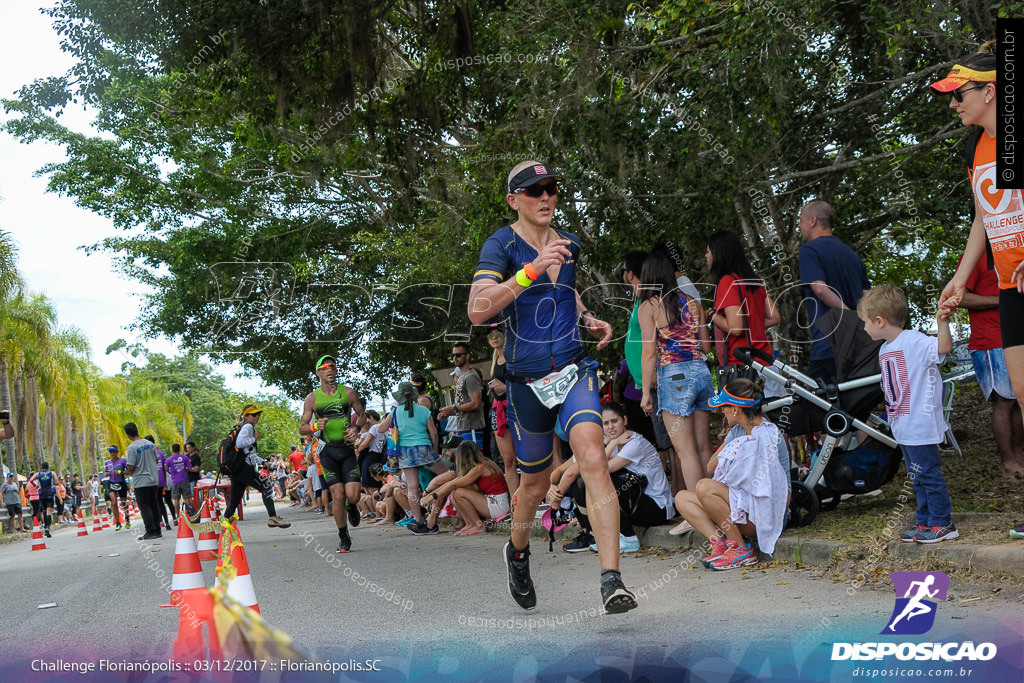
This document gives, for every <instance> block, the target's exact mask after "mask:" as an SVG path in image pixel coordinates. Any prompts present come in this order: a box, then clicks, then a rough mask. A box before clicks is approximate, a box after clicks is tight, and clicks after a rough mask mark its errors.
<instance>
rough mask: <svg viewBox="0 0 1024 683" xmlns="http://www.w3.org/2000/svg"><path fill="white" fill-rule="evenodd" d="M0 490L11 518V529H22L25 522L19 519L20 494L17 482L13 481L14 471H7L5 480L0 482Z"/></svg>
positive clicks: (16, 531)
mask: <svg viewBox="0 0 1024 683" xmlns="http://www.w3.org/2000/svg"><path fill="white" fill-rule="evenodd" d="M0 491H2V492H3V494H4V505H6V506H7V515H8V516H9V517H10V518H11V531H13V532H15V533H18V532H21V531H24V530H25V523H24V522H23V521H22V519H21V496H20V495H19V491H18V484H17V483H16V482H15V481H14V472H8V473H7V481H5V482H4V483H3V484H0Z"/></svg>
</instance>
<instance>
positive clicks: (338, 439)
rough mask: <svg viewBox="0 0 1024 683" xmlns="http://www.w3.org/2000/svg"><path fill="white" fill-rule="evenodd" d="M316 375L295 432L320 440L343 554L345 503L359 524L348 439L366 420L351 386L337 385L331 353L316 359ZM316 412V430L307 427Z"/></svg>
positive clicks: (355, 464) (354, 462) (346, 544)
mask: <svg viewBox="0 0 1024 683" xmlns="http://www.w3.org/2000/svg"><path fill="white" fill-rule="evenodd" d="M316 376H317V377H319V378H320V386H319V387H317V388H316V389H314V390H313V392H312V393H310V394H309V395H308V396H306V401H305V403H303V405H302V419H301V420H300V421H299V434H301V435H302V436H316V437H318V438H319V439H320V441H323V442H324V446H323V450H321V451H320V464H321V466H322V467H323V470H324V477H323V478H324V485H325V486H327V487H328V488H329V489H330V492H331V499H332V503H331V508H332V510H333V511H334V523H335V524H336V525H337V527H338V539H339V542H338V550H337V552H339V553H347V552H348V551H349V550H351V549H352V537H351V536H349V533H348V525H347V524H346V523H345V512H346V505H347V508H348V523H349V524H351V525H352V526H353V527H356V526H359V509H358V508H357V507H356V503H358V502H359V492H360V479H361V477H360V473H359V460H358V459H357V458H356V452H355V450H354V449H353V448H352V443H351V442H352V441H353V440H354V439H355V436H356V435H357V434H358V433H359V429H358V428H359V427H362V426H363V424H364V423H365V422H366V414H365V413H364V412H363V402H362V401H361V400H360V398H359V394H358V393H356V390H355V389H353V388H352V387H346V386H344V385H339V384H338V382H337V378H338V362H337V361H336V360H334V357H333V356H330V355H324V356H321V357H320V360H318V361H317V362H316ZM353 412H355V414H356V425H355V428H354V429H353V430H350V425H349V419H350V416H351V414H352V413H353ZM314 414H315V415H316V429H315V430H314V429H312V428H311V427H310V422H312V420H313V415H314Z"/></svg>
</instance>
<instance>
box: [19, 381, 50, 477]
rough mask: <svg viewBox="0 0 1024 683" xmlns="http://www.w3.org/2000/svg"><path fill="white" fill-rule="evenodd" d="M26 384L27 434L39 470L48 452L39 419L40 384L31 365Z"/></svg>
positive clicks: (36, 467)
mask: <svg viewBox="0 0 1024 683" xmlns="http://www.w3.org/2000/svg"><path fill="white" fill-rule="evenodd" d="M24 384H25V399H24V400H25V410H26V411H27V414H26V416H25V418H26V420H27V421H28V423H27V427H28V429H27V430H26V432H27V435H26V436H27V437H28V438H29V439H30V443H31V450H32V463H33V465H34V467H35V469H37V470H38V469H39V466H40V464H41V463H42V462H43V460H45V459H46V453H45V450H44V447H43V426H42V420H40V419H39V417H40V416H39V385H38V383H37V382H36V371H35V368H31V367H30V368H28V370H27V371H26V372H25V381H24Z"/></svg>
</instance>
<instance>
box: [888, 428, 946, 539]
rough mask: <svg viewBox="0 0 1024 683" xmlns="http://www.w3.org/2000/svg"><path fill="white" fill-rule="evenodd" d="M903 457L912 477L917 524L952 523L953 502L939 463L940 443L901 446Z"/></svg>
mask: <svg viewBox="0 0 1024 683" xmlns="http://www.w3.org/2000/svg"><path fill="white" fill-rule="evenodd" d="M900 450H902V451H903V459H904V461H905V462H906V465H907V473H908V476H912V477H913V479H914V493H915V494H916V495H917V523H918V524H919V525H923V526H928V527H932V526H952V525H953V502H952V501H951V500H950V499H949V491H948V490H947V489H946V480H945V479H944V478H943V477H942V469H941V467H940V464H939V446H938V444H932V445H929V446H904V445H903V444H900Z"/></svg>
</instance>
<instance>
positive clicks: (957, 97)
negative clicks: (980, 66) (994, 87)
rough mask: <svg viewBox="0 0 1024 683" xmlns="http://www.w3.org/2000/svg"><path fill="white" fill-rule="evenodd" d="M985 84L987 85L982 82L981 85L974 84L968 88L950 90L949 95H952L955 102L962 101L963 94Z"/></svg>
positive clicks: (979, 88)
mask: <svg viewBox="0 0 1024 683" xmlns="http://www.w3.org/2000/svg"><path fill="white" fill-rule="evenodd" d="M987 85H988V83H982V84H981V85H975V86H972V87H970V88H960V89H958V90H954V91H952V92H951V93H950V95H952V96H953V99H954V100H956V101H957V102H963V101H964V95H965V94H967V93H969V92H971V91H972V90H981V89H982V88H984V87H985V86H987Z"/></svg>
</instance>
